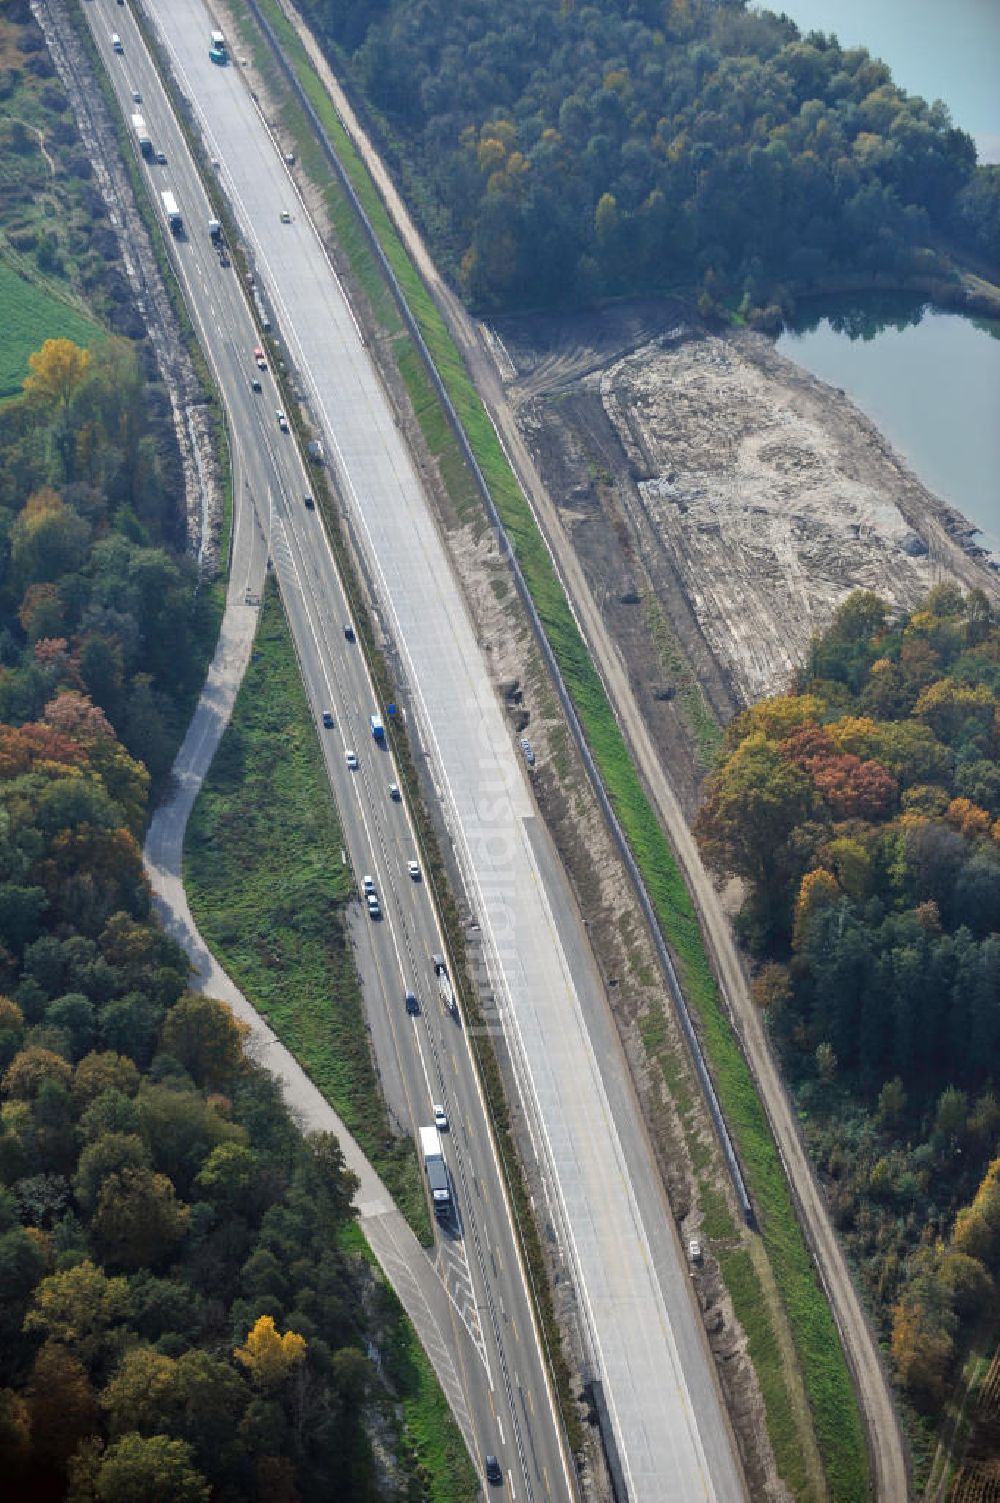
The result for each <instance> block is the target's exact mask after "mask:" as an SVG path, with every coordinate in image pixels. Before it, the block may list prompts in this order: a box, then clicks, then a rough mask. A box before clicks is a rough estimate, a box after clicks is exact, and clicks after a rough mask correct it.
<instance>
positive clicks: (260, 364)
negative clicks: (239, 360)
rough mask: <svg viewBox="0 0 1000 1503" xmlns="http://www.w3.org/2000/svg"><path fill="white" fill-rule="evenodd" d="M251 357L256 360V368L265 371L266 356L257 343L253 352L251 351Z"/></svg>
mask: <svg viewBox="0 0 1000 1503" xmlns="http://www.w3.org/2000/svg"><path fill="white" fill-rule="evenodd" d="M253 358H254V359H255V360H256V362H257V369H258V370H260V371H266V370H267V357H266V356H265V354H264V351H263V350H262V349H261V347H260V345H258V346H257V348H256V349H255V350H254V352H253Z"/></svg>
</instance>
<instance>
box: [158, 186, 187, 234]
mask: <svg viewBox="0 0 1000 1503" xmlns="http://www.w3.org/2000/svg"><path fill="white" fill-rule="evenodd" d="M160 197H161V198H162V199H163V212H164V213H165V214H166V216H167V223H168V224H169V226H170V233H171V234H172V235H183V233H184V221H183V219H182V218H181V211H180V209H179V208H178V207H177V200H176V198H175V197H174V195H173V194H172V193H171V192H170V189H169V188H166V189H164V191H163V192H162V193H161V194H160Z"/></svg>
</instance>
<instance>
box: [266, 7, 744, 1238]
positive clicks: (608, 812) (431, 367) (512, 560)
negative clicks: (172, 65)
mask: <svg viewBox="0 0 1000 1503" xmlns="http://www.w3.org/2000/svg"><path fill="white" fill-rule="evenodd" d="M247 4H248V6H249V8H250V10H251V11H252V13H253V15H254V18H255V19H256V21H257V24H258V25H259V26H260V28H261V31H262V32H263V34H264V36H265V37H266V39H267V42H268V45H269V46H270V47H271V50H272V51H273V53H274V55H275V58H276V59H277V61H278V64H279V66H280V67H281V69H282V71H283V73H284V75H285V77H286V79H287V80H288V83H289V85H290V86H291V89H292V91H293V93H294V94H295V97H296V99H297V101H298V103H299V105H300V107H301V109H302V111H303V113H304V114H305V116H306V118H307V119H308V121H309V123H310V125H311V126H312V129H313V131H314V132H315V134H316V139H317V140H318V142H319V144H320V146H321V148H322V150H323V154H324V156H325V157H326V159H327V161H328V163H329V164H330V167H331V168H332V170H333V172H334V174H335V176H336V178H337V180H338V182H339V183H340V186H341V188H342V189H343V191H344V192H345V194H346V195H347V197H348V199H349V201H350V203H351V206H352V208H353V209H354V212H355V214H356V215H357V216H358V220H359V223H360V224H361V226H362V228H363V230H364V232H365V236H366V238H367V240H368V243H369V246H370V247H371V250H372V252H373V254H374V255H375V258H376V260H377V261H378V263H379V266H380V267H381V270H382V274H383V276H384V277H385V279H386V281H387V283H388V284H389V288H390V290H391V292H392V294H393V297H394V298H395V300H396V303H397V305H398V307H399V311H400V315H401V317H402V318H403V321H404V323H405V324H406V327H407V330H408V332H409V334H410V337H411V338H412V340H413V342H414V344H415V345H416V347H417V350H418V352H419V354H420V358H421V360H422V361H423V363H424V366H425V368H426V370H427V374H428V376H429V377H430V380H431V383H432V385H433V387H434V390H435V392H436V393H437V397H438V400H439V401H440V403H441V405H442V407H443V408H444V412H445V416H446V417H447V419H448V423H449V426H450V427H451V429H452V432H453V433H454V435H455V439H456V441H457V443H458V446H459V448H460V449H461V451H462V454H463V457H464V458H465V462H466V464H467V465H468V466H469V469H470V471H471V472H472V476H473V479H474V480H475V482H476V487H477V489H478V491H479V493H480V495H481V497H482V500H483V505H484V506H485V508H486V513H487V516H488V517H489V520H490V522H491V524H492V526H493V527H494V529H495V531H496V534H497V538H498V540H499V543H500V553H501V557H502V558H505V559H506V561H507V563H508V565H509V567H510V570H511V573H512V574H513V576H514V583H515V586H516V588H517V592H518V595H519V596H520V598H521V603H522V605H523V606H524V608H525V610H526V612H527V614H528V619H529V620H530V622H531V626H532V630H533V631H534V634H535V640H536V641H537V643H538V647H539V650H540V651H541V653H542V656H543V658H544V659H545V663H546V666H547V668H548V670H549V673H550V674H551V676H552V680H553V683H554V684H555V687H556V692H557V694H558V696H559V702H560V704H561V705H562V708H563V713H564V714H565V716H566V719H567V721H568V723H569V727H570V730H571V732H572V734H573V739H574V741H575V742H576V745H577V749H578V750H579V753H580V756H581V758H582V760H583V765H584V767H585V768H586V771H587V777H588V779H589V781H590V784H591V787H592V788H593V790H594V794H595V796H596V798H597V801H598V803H599V805H600V807H601V812H602V814H603V815H604V818H605V821H606V823H607V825H608V828H609V829H610V831H611V834H612V836H613V838H614V841H615V844H616V845H617V847H618V851H619V854H620V856H621V858H622V861H623V862H624V864H625V868H626V870H627V872H628V874H629V879H630V881H631V883H632V886H633V889H634V891H635V893H636V896H637V898H638V899H639V904H640V907H641V908H642V911H643V915H644V916H645V919H646V922H647V924H648V925H649V928H650V930H651V932H652V935H653V943H654V945H655V947H656V952H657V956H658V958H659V961H660V965H661V967H662V969H663V972H664V975H665V976H666V979H667V986H668V988H669V991H670V995H671V999H672V1001H673V1004H674V1011H675V1013H676V1015H677V1019H678V1022H679V1023H680V1027H681V1032H682V1033H683V1035H684V1039H685V1041H686V1043H687V1046H688V1050H689V1052H690V1054H691V1058H692V1060H693V1061H694V1066H695V1070H696V1072H697V1075H698V1080H699V1082H700V1084H701V1088H702V1092H703V1094H704V1096H705V1099H706V1101H707V1103H708V1108H709V1112H710V1113H711V1117H712V1122H713V1124H714V1126H715V1132H716V1136H717V1138H718V1140H719V1146H720V1148H721V1149H722V1154H723V1158H724V1159H725V1161H726V1168H727V1169H728V1171H729V1177H730V1179H731V1181H732V1184H733V1189H734V1190H735V1192H736V1197H737V1200H738V1201H739V1204H740V1210H741V1212H742V1214H743V1219H744V1221H745V1222H746V1224H747V1225H748V1226H750V1227H753V1226H755V1225H756V1216H755V1214H754V1209H753V1203H752V1202H751V1200H750V1195H749V1192H748V1191H747V1187H746V1182H745V1180H744V1178H743V1171H742V1170H741V1168H740V1164H739V1160H738V1158H737V1155H736V1149H735V1146H734V1144H733V1140H732V1138H731V1137H730V1134H729V1129H728V1127H727V1126H726V1121H725V1118H724V1117H723V1115H722V1108H721V1106H720V1104H719V1098H718V1096H717V1094H716V1090H715V1085H714V1083H713V1081H712V1077H711V1075H710V1073H709V1069H708V1064H707V1062H706V1060H705V1055H704V1052H703V1050H702V1047H701V1044H700V1043H699V1041H698V1036H697V1034H696V1032H695V1028H694V1023H693V1021H692V1019H691V1013H690V1010H689V1008H688V1005H687V1001H686V999H685V997H684V992H683V990H682V988H681V984H680V981H679V979H678V976H677V971H676V968H675V966H674V962H673V959H672V957H671V955H670V951H669V949H668V947H667V943H666V940H665V938H664V935H663V931H662V929H661V927H660V921H659V918H658V916H657V914H656V910H655V908H654V907H653V902H652V899H651V898H650V896H649V893H648V891H647V889H646V884H645V882H644V880H643V877H642V873H641V872H640V870H639V866H638V863H637V862H636V859H635V857H634V856H633V854H632V849H631V847H630V846H629V843H628V840H627V839H626V837H625V832H624V831H623V830H622V827H621V825H620V823H619V821H618V816H617V815H616V813H615V811H614V808H613V806H612V803H611V798H610V796H609V794H608V791H607V789H606V788H605V786H604V780H603V779H602V777H601V774H600V772H599V770H598V767H597V764H596V762H595V761H594V757H593V754H592V753H591V750H590V746H589V744H588V742H587V738H586V735H585V734H584V730H583V726H582V724H581V723H580V718H579V716H578V714H577V711H576V706H575V705H574V703H573V700H572V698H571V696H570V693H569V690H568V689H567V687H566V684H565V682H564V680H563V676H562V672H561V670H560V668H559V664H558V663H557V661H556V656H555V653H554V652H553V650H552V647H551V645H550V643H549V639H548V637H547V636H546V633H545V629H544V627H543V626H542V622H541V619H540V617H539V615H538V611H537V609H536V608H535V602H534V600H533V599H532V596H531V591H530V590H529V589H528V585H527V582H526V581H525V578H524V575H523V573H522V571H521V565H520V564H519V562H518V560H517V555H516V554H515V552H514V549H513V547H512V545H511V542H510V539H509V538H508V536H507V532H506V529H505V527H504V525H503V522H502V521H501V519H500V514H499V512H498V511H497V508H496V504H495V502H494V500H493V496H492V494H491V493H490V488H489V486H488V485H487V483H486V478H485V476H484V475H483V472H482V470H481V469H480V467H479V463H478V461H477V459H476V456H475V454H474V453H473V450H472V446H471V444H470V443H469V440H468V437H467V435H466V432H465V429H464V428H463V427H462V423H461V421H460V419H459V416H458V413H457V412H456V411H455V408H454V405H453V403H452V400H451V397H450V396H449V394H448V390H447V387H446V386H445V384H444V382H443V380H442V379H441V376H440V374H439V372H438V369H437V366H436V365H435V364H434V360H433V357H432V356H431V353H430V350H429V349H428V348H427V344H426V342H425V340H424V337H423V334H422V333H421V331H420V326H419V324H418V323H417V320H416V318H415V317H414V315H413V313H412V311H411V309H410V306H409V303H408V302H407V300H406V296H405V294H404V292H403V289H402V288H401V287H400V285H399V281H398V280H397V277H396V273H395V272H394V271H393V269H392V265H391V263H390V261H389V258H388V256H387V255H386V253H385V251H384V249H383V247H382V245H381V242H380V241H379V238H378V236H377V235H376V233H375V231H374V229H373V228H372V225H371V222H370V220H369V218H368V215H367V213H366V212H365V209H364V206H363V204H362V203H361V200H360V198H359V197H358V195H357V192H356V190H355V188H354V184H353V183H352V182H351V180H350V178H349V177H348V175H347V172H346V169H345V168H344V165H343V163H342V162H341V160H340V158H339V157H338V155H337V153H336V151H335V150H334V147H333V143H332V142H331V141H330V138H329V136H328V135H327V132H326V128H325V126H324V125H323V122H322V121H321V120H320V118H319V115H318V114H317V113H316V110H315V109H314V107H313V105H312V102H311V101H310V99H309V97H308V95H307V94H306V92H305V90H304V89H303V87H302V85H301V84H300V83H299V80H298V78H297V76H296V74H295V70H294V68H293V67H292V65H291V64H290V63H289V61H288V59H287V58H286V57H285V54H284V52H283V51H282V48H281V46H280V44H279V42H278V39H277V37H276V36H275V34H274V31H273V28H272V27H271V24H270V22H269V21H268V19H267V17H266V16H265V15H264V14H263V12H262V11H261V9H260V6H259V5H258V3H257V0H247ZM491 421H492V419H491ZM494 431H495V427H494ZM497 440H498V442H500V436H499V434H497ZM501 447H503V445H502V443H501ZM505 452H506V451H505ZM508 463H510V459H509V456H508ZM536 526H537V520H536ZM539 534H540V535H541V536H542V539H543V542H544V541H545V539H544V534H542V533H541V529H540V528H539ZM547 546H548V545H547V544H546V547H547ZM549 557H550V559H552V567H553V569H554V570H555V572H556V576H557V578H559V582H560V585H562V587H563V590H564V593H566V592H565V585H564V584H563V581H562V579H561V577H560V576H559V571H558V568H557V566H556V561H555V559H554V558H552V554H551V550H549ZM566 598H567V601H568V600H569V595H568V594H567V595H566ZM577 629H578V630H579V629H580V628H579V623H577ZM582 635H583V633H582V631H581V636H582ZM584 640H586V639H584ZM605 693H607V689H606V687H605ZM609 703H610V699H609ZM616 718H617V717H616Z"/></svg>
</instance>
